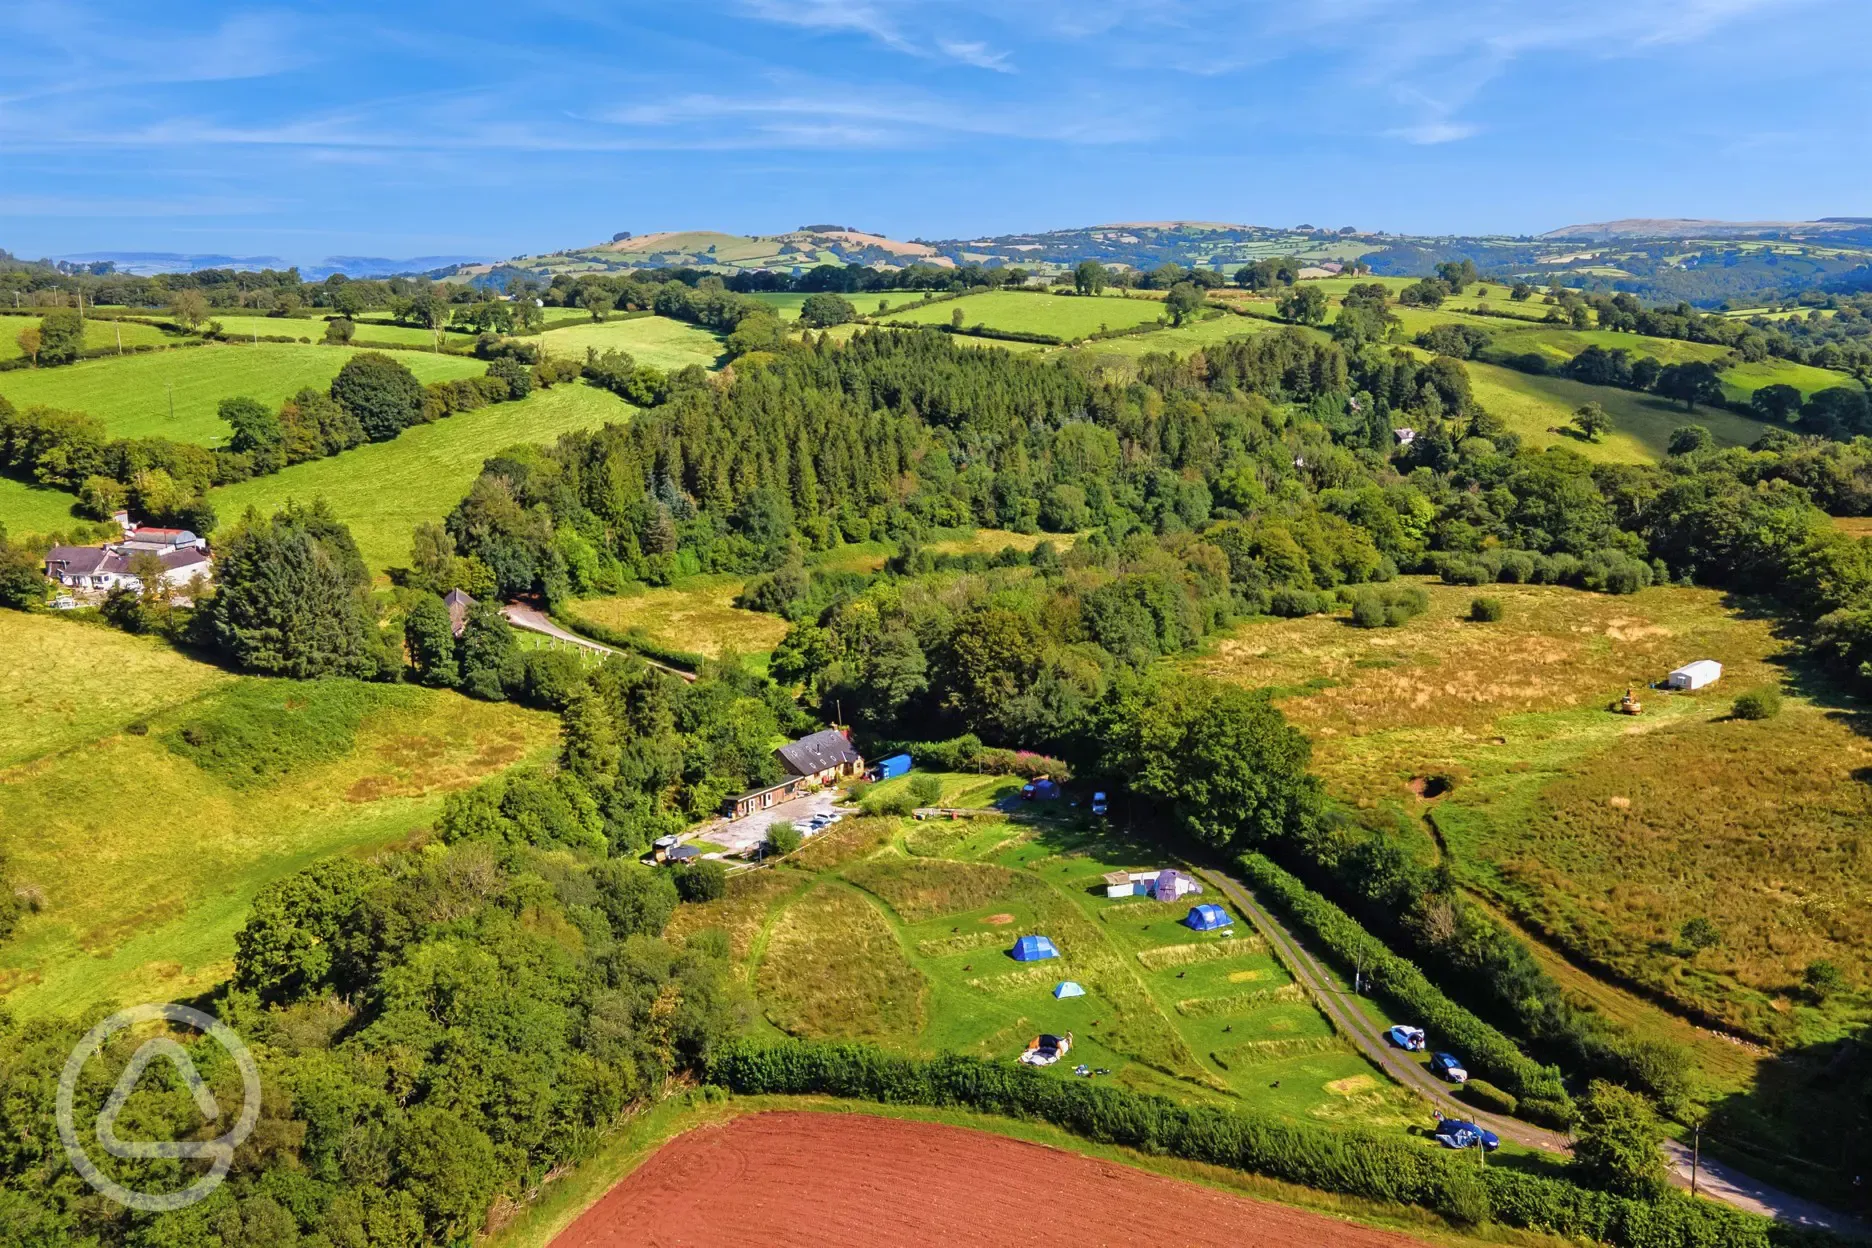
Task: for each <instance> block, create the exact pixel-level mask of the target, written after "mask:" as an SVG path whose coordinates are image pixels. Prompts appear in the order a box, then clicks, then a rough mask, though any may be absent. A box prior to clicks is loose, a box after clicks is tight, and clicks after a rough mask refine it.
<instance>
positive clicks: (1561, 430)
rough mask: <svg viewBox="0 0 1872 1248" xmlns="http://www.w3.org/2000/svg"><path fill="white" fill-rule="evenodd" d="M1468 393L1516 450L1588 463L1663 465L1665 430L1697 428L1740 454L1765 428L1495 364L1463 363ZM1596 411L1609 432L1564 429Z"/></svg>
mask: <svg viewBox="0 0 1872 1248" xmlns="http://www.w3.org/2000/svg"><path fill="white" fill-rule="evenodd" d="M1466 367H1467V368H1468V370H1469V385H1470V388H1471V390H1472V391H1473V392H1474V394H1475V397H1476V400H1477V402H1479V403H1481V404H1482V406H1483V407H1484V408H1485V409H1486V410H1487V411H1488V412H1489V413H1490V414H1491V415H1493V416H1496V417H1499V418H1500V419H1501V421H1502V422H1503V423H1504V424H1506V425H1507V426H1508V428H1509V429H1510V430H1511V431H1512V432H1514V433H1518V434H1520V435H1521V441H1522V444H1523V445H1524V446H1530V447H1534V448H1536V449H1543V450H1544V449H1545V448H1547V447H1550V446H1564V447H1566V448H1567V449H1568V450H1572V451H1577V452H1578V453H1579V454H1581V455H1583V456H1585V457H1586V458H1587V459H1590V460H1593V461H1594V462H1596V463H1615V464H1617V463H1631V464H1641V463H1655V462H1657V461H1658V460H1661V459H1663V458H1664V454H1665V450H1666V448H1667V447H1668V446H1669V445H1670V435H1671V430H1673V429H1676V428H1678V427H1679V426H1682V425H1702V426H1703V427H1704V428H1705V429H1708V430H1709V431H1710V433H1711V434H1712V435H1713V436H1714V437H1715V439H1716V441H1717V443H1718V444H1720V445H1725V446H1747V445H1749V444H1750V443H1752V442H1754V441H1755V439H1757V438H1759V437H1761V435H1762V433H1763V432H1764V431H1765V430H1766V429H1767V428H1768V426H1767V425H1765V424H1763V423H1762V422H1760V421H1758V420H1755V419H1753V418H1751V417H1748V416H1743V415H1740V414H1738V413H1736V412H1732V411H1727V410H1724V409H1722V408H1714V407H1699V408H1697V409H1696V410H1695V411H1694V412H1686V411H1685V410H1684V409H1683V405H1682V404H1679V403H1672V402H1669V401H1667V400H1665V399H1660V398H1658V397H1657V396H1656V395H1650V394H1640V393H1638V392H1637V391H1634V390H1619V389H1616V388H1614V387H1611V386H1591V385H1587V384H1586V383H1585V382H1579V381H1572V380H1569V379H1568V378H1565V377H1536V376H1534V375H1532V374H1529V373H1522V372H1517V371H1515V370H1514V369H1512V368H1503V367H1502V366H1500V365H1497V364H1483V363H1481V362H1479V361H1476V360H1470V361H1468V362H1467V365H1466ZM1589 402H1591V403H1598V404H1599V405H1600V406H1601V407H1603V408H1604V409H1605V411H1606V415H1608V416H1610V417H1611V418H1612V429H1611V431H1610V432H1609V433H1606V434H1604V435H1602V436H1601V438H1600V439H1599V441H1597V442H1589V441H1587V440H1586V439H1585V438H1584V437H1583V436H1581V435H1580V433H1579V431H1578V430H1575V429H1573V428H1572V426H1571V421H1572V419H1573V413H1574V412H1575V411H1577V410H1578V409H1579V408H1581V407H1583V406H1584V405H1585V404H1587V403H1589Z"/></svg>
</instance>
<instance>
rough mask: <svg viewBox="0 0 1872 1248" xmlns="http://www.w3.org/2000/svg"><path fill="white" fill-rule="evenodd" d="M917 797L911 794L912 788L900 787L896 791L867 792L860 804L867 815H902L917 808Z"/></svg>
mask: <svg viewBox="0 0 1872 1248" xmlns="http://www.w3.org/2000/svg"><path fill="white" fill-rule="evenodd" d="M916 804H917V803H916V798H914V797H912V796H910V790H908V789H898V790H897V791H896V792H895V793H867V794H865V796H864V798H863V800H862V801H860V802H859V806H860V807H861V808H862V809H863V810H864V813H865V814H867V815H881V816H893V817H894V816H900V815H907V814H909V813H910V812H911V811H913V810H915V809H916Z"/></svg>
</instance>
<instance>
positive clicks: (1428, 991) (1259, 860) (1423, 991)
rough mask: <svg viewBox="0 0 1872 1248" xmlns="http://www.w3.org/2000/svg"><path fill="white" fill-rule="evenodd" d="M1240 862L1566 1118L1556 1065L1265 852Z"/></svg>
mask: <svg viewBox="0 0 1872 1248" xmlns="http://www.w3.org/2000/svg"><path fill="white" fill-rule="evenodd" d="M1241 869H1242V873H1243V875H1244V876H1246V878H1247V880H1248V883H1249V884H1250V885H1251V886H1252V887H1253V888H1254V889H1255V890H1256V891H1257V892H1258V893H1260V894H1261V895H1262V896H1264V897H1266V898H1268V899H1269V900H1270V901H1272V902H1273V903H1274V905H1275V906H1277V907H1278V908H1279V909H1280V910H1281V911H1282V912H1283V913H1284V914H1286V915H1287V917H1288V918H1290V919H1292V920H1293V921H1295V922H1296V923H1299V924H1300V925H1301V926H1303V927H1305V928H1306V929H1307V931H1308V932H1309V933H1310V934H1311V935H1312V936H1313V937H1314V938H1315V939H1317V940H1318V941H1319V942H1320V943H1321V944H1322V945H1324V946H1325V947H1326V949H1327V950H1328V951H1329V952H1330V953H1331V954H1332V956H1333V957H1334V958H1335V959H1337V960H1338V961H1340V962H1342V963H1344V964H1345V965H1347V966H1353V965H1357V966H1359V967H1362V968H1363V969H1364V972H1365V977H1366V980H1367V982H1368V983H1370V984H1371V985H1372V987H1373V989H1374V990H1375V991H1376V992H1377V993H1378V995H1379V996H1380V997H1382V998H1384V999H1385V1000H1386V1001H1388V1002H1389V1003H1390V1004H1391V1005H1392V1006H1393V1007H1394V1008H1396V1009H1397V1010H1399V1011H1400V1012H1402V1013H1405V1014H1408V1015H1410V1016H1411V1017H1412V1019H1413V1021H1415V1022H1416V1023H1417V1025H1418V1026H1421V1027H1423V1028H1425V1029H1426V1030H1428V1031H1429V1032H1430V1033H1431V1034H1432V1035H1433V1036H1434V1037H1436V1042H1437V1043H1438V1044H1439V1045H1444V1046H1447V1047H1449V1048H1452V1049H1456V1050H1458V1051H1460V1052H1461V1053H1462V1055H1463V1058H1464V1060H1465V1062H1466V1063H1467V1065H1468V1066H1469V1068H1470V1069H1471V1070H1473V1071H1475V1072H1476V1073H1477V1074H1479V1075H1482V1076H1484V1077H1486V1078H1487V1079H1489V1080H1491V1081H1493V1082H1494V1083H1496V1084H1499V1085H1501V1087H1502V1088H1503V1090H1505V1091H1507V1092H1508V1093H1509V1094H1510V1095H1512V1096H1513V1097H1514V1098H1515V1099H1516V1101H1517V1102H1518V1103H1519V1107H1520V1111H1521V1113H1522V1115H1523V1116H1524V1117H1528V1118H1531V1119H1534V1120H1535V1121H1539V1122H1546V1123H1550V1124H1552V1125H1554V1126H1561V1127H1564V1126H1565V1125H1566V1124H1567V1121H1568V1119H1569V1118H1570V1117H1571V1114H1572V1100H1571V1098H1570V1097H1568V1095H1567V1091H1566V1088H1565V1087H1564V1086H1563V1085H1562V1084H1561V1082H1560V1072H1559V1071H1558V1070H1557V1069H1555V1068H1554V1067H1552V1066H1545V1065H1542V1064H1540V1063H1539V1062H1536V1061H1533V1060H1532V1059H1530V1058H1529V1057H1527V1056H1526V1055H1525V1054H1523V1053H1522V1052H1521V1050H1520V1049H1519V1048H1517V1047H1515V1043H1514V1042H1513V1041H1512V1040H1510V1039H1509V1038H1508V1037H1507V1036H1504V1035H1503V1034H1502V1033H1501V1032H1499V1031H1497V1030H1496V1029H1495V1028H1493V1027H1491V1026H1489V1024H1487V1023H1485V1022H1483V1021H1482V1020H1481V1019H1480V1018H1477V1017H1476V1016H1475V1015H1474V1014H1472V1013H1470V1012H1469V1011H1468V1010H1466V1009H1464V1008H1463V1007H1462V1006H1460V1005H1458V1004H1456V1003H1455V1002H1454V1001H1452V1000H1450V999H1449V998H1448V997H1447V996H1445V995H1444V994H1443V993H1442V992H1441V991H1440V990H1439V989H1438V988H1437V987H1436V985H1435V984H1432V983H1431V982H1430V981H1429V979H1427V978H1426V977H1425V976H1424V973H1423V972H1422V971H1420V970H1418V969H1417V967H1416V966H1415V965H1414V964H1413V963H1411V962H1410V961H1409V960H1407V959H1405V958H1400V957H1399V956H1398V955H1397V954H1395V953H1392V952H1391V950H1390V949H1388V948H1386V947H1385V945H1384V943H1383V942H1382V941H1380V940H1378V939H1377V938H1376V937H1374V936H1373V935H1371V934H1370V933H1369V932H1367V931H1366V930H1365V929H1364V928H1363V927H1361V926H1360V925H1359V924H1358V922H1357V921H1356V920H1355V919H1353V918H1352V917H1351V916H1350V915H1348V914H1347V913H1346V912H1345V911H1343V910H1341V909H1340V908H1339V907H1338V906H1335V905H1333V904H1332V903H1331V902H1330V901H1327V900H1326V899H1325V898H1323V897H1321V896H1320V895H1319V894H1317V893H1315V892H1313V891H1312V890H1311V889H1309V888H1307V886H1306V885H1305V884H1303V883H1301V882H1300V880H1299V879H1297V878H1296V877H1295V876H1293V875H1291V874H1289V873H1288V872H1286V871H1284V870H1282V869H1281V868H1280V867H1278V866H1276V865H1275V864H1274V862H1273V861H1272V860H1270V859H1269V858H1267V857H1266V856H1265V855H1263V854H1257V853H1250V854H1244V855H1243V856H1242V858H1241Z"/></svg>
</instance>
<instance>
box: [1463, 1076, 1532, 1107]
mask: <svg viewBox="0 0 1872 1248" xmlns="http://www.w3.org/2000/svg"><path fill="white" fill-rule="evenodd" d="M1456 1095H1457V1097H1458V1098H1459V1099H1461V1100H1463V1101H1466V1102H1468V1103H1469V1104H1471V1105H1473V1106H1475V1107H1476V1108H1477V1109H1480V1110H1485V1111H1487V1112H1489V1113H1492V1114H1510V1115H1512V1114H1513V1113H1514V1112H1515V1110H1516V1109H1518V1108H1519V1107H1520V1102H1519V1101H1517V1100H1516V1099H1515V1098H1514V1097H1513V1096H1511V1095H1509V1094H1508V1093H1506V1092H1504V1091H1502V1090H1501V1089H1500V1088H1498V1087H1496V1086H1495V1085H1494V1084H1492V1083H1490V1082H1488V1081H1487V1080H1486V1079H1471V1080H1470V1081H1469V1082H1467V1083H1465V1084H1463V1086H1462V1087H1461V1088H1460V1089H1459V1090H1458V1091H1457V1093H1456Z"/></svg>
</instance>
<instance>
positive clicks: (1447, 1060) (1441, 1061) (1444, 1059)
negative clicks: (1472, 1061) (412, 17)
mask: <svg viewBox="0 0 1872 1248" xmlns="http://www.w3.org/2000/svg"><path fill="white" fill-rule="evenodd" d="M1430 1069H1431V1070H1433V1071H1435V1072H1436V1073H1437V1074H1439V1075H1441V1076H1443V1077H1444V1078H1445V1079H1447V1080H1449V1081H1450V1082H1451V1083H1468V1082H1469V1072H1468V1071H1466V1070H1464V1069H1463V1064H1462V1059H1460V1058H1458V1057H1457V1056H1456V1055H1455V1054H1454V1053H1432V1054H1431V1055H1430Z"/></svg>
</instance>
